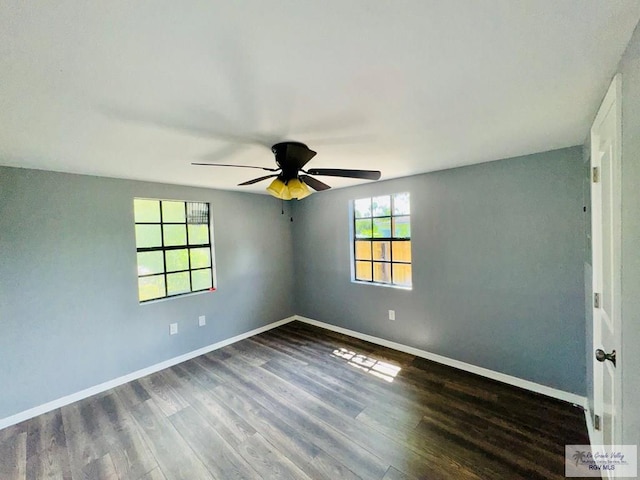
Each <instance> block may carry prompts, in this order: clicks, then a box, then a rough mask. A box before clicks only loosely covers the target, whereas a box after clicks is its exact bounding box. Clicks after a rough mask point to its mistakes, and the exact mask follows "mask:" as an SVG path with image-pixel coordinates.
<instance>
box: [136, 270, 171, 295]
mask: <svg viewBox="0 0 640 480" xmlns="http://www.w3.org/2000/svg"><path fill="white" fill-rule="evenodd" d="M166 296H167V295H166V293H165V290H164V275H154V276H153V277H142V278H138V298H139V299H140V301H141V302H144V301H145V300H153V299H154V298H162V297H166Z"/></svg>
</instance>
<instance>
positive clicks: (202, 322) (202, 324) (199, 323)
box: [198, 315, 207, 327]
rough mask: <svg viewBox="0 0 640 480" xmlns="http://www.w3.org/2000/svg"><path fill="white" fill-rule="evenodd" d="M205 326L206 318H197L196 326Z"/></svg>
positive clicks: (202, 316)
mask: <svg viewBox="0 0 640 480" xmlns="http://www.w3.org/2000/svg"><path fill="white" fill-rule="evenodd" d="M206 324H207V318H206V317H205V316H204V315H200V316H199V317H198V325H199V326H201V327H204V326H205V325H206Z"/></svg>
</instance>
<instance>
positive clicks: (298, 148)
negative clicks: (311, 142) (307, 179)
mask: <svg viewBox="0 0 640 480" xmlns="http://www.w3.org/2000/svg"><path fill="white" fill-rule="evenodd" d="M271 151H272V152H273V154H274V155H275V157H276V163H277V164H278V166H279V167H280V168H281V169H282V173H281V174H280V178H281V179H282V180H283V181H285V182H287V181H289V180H292V179H294V178H298V171H299V170H300V169H301V168H302V167H304V166H305V165H306V164H307V163H308V162H309V160H311V159H312V158H313V157H315V156H316V152H314V151H313V150H311V149H310V148H309V147H307V146H306V145H305V144H304V143H300V142H280V143H276V144H275V145H273V146H272V147H271Z"/></svg>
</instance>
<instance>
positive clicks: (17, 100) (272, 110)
mask: <svg viewBox="0 0 640 480" xmlns="http://www.w3.org/2000/svg"><path fill="white" fill-rule="evenodd" d="M639 18H640V1H638V0H439V1H437V0H415V1H412V0H396V1H391V0H387V1H381V0H349V1H345V0H324V1H315V2H311V1H300V0H290V1H285V0H235V1H232V0H222V1H215V2H213V1H204V0H203V1H180V2H177V1H175V0H154V1H150V0H137V1H130V0H126V1H125V0H104V1H89V2H87V1H81V0H77V1H68V0H56V1H55V2H50V1H46V0H41V1H38V0H33V1H24V0H2V2H1V3H0V125H1V127H0V164H4V165H13V166H19V167H31V168H39V169H46V170H57V171H66V172H76V173H87V174H94V175H104V176H112V177H122V178H132V179H143V180H151V181H158V182H167V183H176V184H184V185H197V186H204V187H214V188H223V189H234V188H238V189H240V187H235V184H237V183H239V182H242V181H244V180H248V179H250V178H253V177H256V176H260V175H261V173H260V171H258V170H249V169H234V168H214V167H195V166H191V165H190V162H194V161H195V162H197V161H203V160H205V161H206V160H210V161H218V162H223V163H233V164H239V165H242V164H244V165H258V166H267V167H272V166H273V156H272V154H271V152H270V151H269V149H268V148H265V147H264V146H261V145H257V144H243V143H238V142H236V141H232V140H233V138H227V139H226V140H225V139H224V138H225V137H236V136H237V137H238V141H239V142H242V141H249V140H254V141H257V143H264V144H265V145H267V146H268V145H270V144H271V143H274V142H276V141H279V140H284V139H289V140H297V141H302V142H305V143H307V144H308V145H309V147H311V148H312V149H314V150H317V151H318V155H317V156H316V157H315V158H314V159H313V160H312V162H311V163H310V164H309V166H310V167H316V168H321V167H334V168H365V169H379V170H381V171H382V175H383V178H392V177H398V176H405V175H410V174H414V173H420V172H427V171H432V170H439V169H443V168H449V167H454V166H460V165H467V164H472V163H478V162H483V161H488V160H495V159H499V158H505V157H510V156H515V155H521V154H527V153H533V152H539V151H544V150H552V149H555V148H561V147H566V146H571V145H576V144H580V143H582V142H583V140H584V139H585V136H586V135H587V132H588V129H589V125H590V122H591V120H592V118H593V116H594V114H595V111H596V110H597V107H598V103H599V101H600V99H601V97H602V96H603V94H604V92H605V90H606V86H607V84H608V81H609V79H610V78H611V76H612V74H613V73H614V71H615V68H616V65H617V63H618V60H619V58H620V56H621V55H622V53H623V50H624V47H625V45H626V43H627V42H628V40H629V38H630V36H631V33H632V30H633V28H634V26H635V25H636V23H637V22H638V19H639ZM322 180H324V181H326V182H327V183H329V184H331V185H333V186H334V187H340V186H346V185H350V184H354V183H358V182H357V181H350V180H343V179H337V178H328V177H323V178H322ZM266 186H267V183H266V182H264V183H260V184H257V185H253V186H252V187H241V188H242V189H244V190H245V191H264V190H263V189H264V188H265V187H266Z"/></svg>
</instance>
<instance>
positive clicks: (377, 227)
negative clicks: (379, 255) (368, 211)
mask: <svg viewBox="0 0 640 480" xmlns="http://www.w3.org/2000/svg"><path fill="white" fill-rule="evenodd" d="M373 236H374V237H375V238H388V237H390V236H391V218H390V217H386V218H374V219H373Z"/></svg>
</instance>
